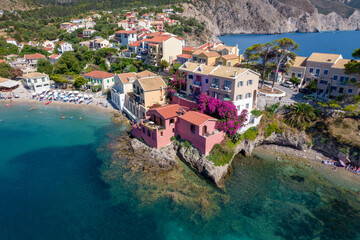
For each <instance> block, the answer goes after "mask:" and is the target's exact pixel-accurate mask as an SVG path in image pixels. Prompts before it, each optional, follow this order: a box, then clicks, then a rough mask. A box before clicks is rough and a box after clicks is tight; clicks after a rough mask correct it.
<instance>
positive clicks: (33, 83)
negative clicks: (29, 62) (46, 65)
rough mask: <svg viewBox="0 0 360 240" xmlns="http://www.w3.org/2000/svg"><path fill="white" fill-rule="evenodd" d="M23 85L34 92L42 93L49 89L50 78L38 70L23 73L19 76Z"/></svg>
mask: <svg viewBox="0 0 360 240" xmlns="http://www.w3.org/2000/svg"><path fill="white" fill-rule="evenodd" d="M20 78H21V79H22V80H23V83H24V86H25V87H26V88H28V89H30V90H32V91H34V92H35V93H42V92H44V91H48V90H50V78H49V76H48V75H46V74H44V73H39V72H32V73H28V74H24V75H22V76H21V77H20Z"/></svg>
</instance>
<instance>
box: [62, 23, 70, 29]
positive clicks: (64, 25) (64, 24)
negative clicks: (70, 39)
mask: <svg viewBox="0 0 360 240" xmlns="http://www.w3.org/2000/svg"><path fill="white" fill-rule="evenodd" d="M71 27H72V23H69V22H64V23H61V24H60V28H61V29H65V30H69V29H70V28H71Z"/></svg>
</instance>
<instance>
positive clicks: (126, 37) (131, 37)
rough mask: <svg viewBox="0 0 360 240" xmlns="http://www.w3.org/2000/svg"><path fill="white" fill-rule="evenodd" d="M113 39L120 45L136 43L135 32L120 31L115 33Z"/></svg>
mask: <svg viewBox="0 0 360 240" xmlns="http://www.w3.org/2000/svg"><path fill="white" fill-rule="evenodd" d="M115 39H116V40H117V41H118V42H119V43H120V44H121V45H126V46H127V45H129V44H130V43H133V42H136V41H137V32H136V31H125V30H120V31H117V32H115Z"/></svg>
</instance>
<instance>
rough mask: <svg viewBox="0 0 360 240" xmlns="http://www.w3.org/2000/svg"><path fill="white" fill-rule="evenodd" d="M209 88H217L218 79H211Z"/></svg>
mask: <svg viewBox="0 0 360 240" xmlns="http://www.w3.org/2000/svg"><path fill="white" fill-rule="evenodd" d="M211 87H212V88H219V79H217V78H213V80H212V83H211Z"/></svg>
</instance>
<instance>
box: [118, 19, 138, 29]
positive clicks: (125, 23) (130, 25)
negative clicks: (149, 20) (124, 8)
mask: <svg viewBox="0 0 360 240" xmlns="http://www.w3.org/2000/svg"><path fill="white" fill-rule="evenodd" d="M117 25H118V27H122V28H123V29H125V30H128V29H133V28H135V23H134V22H129V21H127V20H122V21H120V22H118V23H117Z"/></svg>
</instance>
